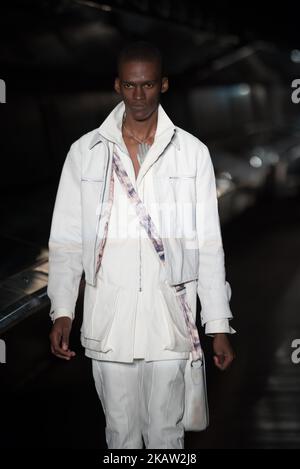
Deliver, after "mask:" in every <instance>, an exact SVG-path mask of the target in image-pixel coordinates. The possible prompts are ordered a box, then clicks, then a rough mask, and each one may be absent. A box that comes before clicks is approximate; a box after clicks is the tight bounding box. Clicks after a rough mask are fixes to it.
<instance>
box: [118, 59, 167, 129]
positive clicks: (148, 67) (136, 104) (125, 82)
mask: <svg viewBox="0 0 300 469" xmlns="http://www.w3.org/2000/svg"><path fill="white" fill-rule="evenodd" d="M167 89H168V79H167V78H166V77H163V78H161V72H160V68H159V66H158V64H157V63H156V62H154V61H153V62H148V61H147V62H143V61H128V62H124V63H123V64H122V65H121V68H120V70H119V77H118V78H116V80H115V90H116V91H117V93H119V94H120V95H121V96H122V98H123V101H124V103H125V109H126V113H127V114H130V115H131V117H133V119H134V120H137V121H143V120H146V119H148V118H149V117H150V116H151V114H153V112H155V111H156V109H157V107H158V104H159V97H160V93H164V92H165V91H167Z"/></svg>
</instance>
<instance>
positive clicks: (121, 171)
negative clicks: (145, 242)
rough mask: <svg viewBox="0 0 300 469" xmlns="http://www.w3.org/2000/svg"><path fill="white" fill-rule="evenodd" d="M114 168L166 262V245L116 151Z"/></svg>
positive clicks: (160, 255) (157, 250) (142, 222)
mask: <svg viewBox="0 0 300 469" xmlns="http://www.w3.org/2000/svg"><path fill="white" fill-rule="evenodd" d="M113 169H114V171H115V173H116V175H117V176H118V179H119V181H120V183H121V185H122V186H123V187H124V189H125V192H126V194H127V195H128V197H129V199H130V200H131V201H132V202H133V205H134V207H135V209H136V212H137V215H138V217H139V220H140V223H141V225H142V226H143V227H144V228H145V230H146V233H147V235H148V236H149V238H150V239H151V241H152V243H153V245H154V248H155V251H156V252H157V254H158V256H159V258H160V260H161V261H162V262H164V260H165V254H164V246H163V243H162V240H161V238H160V237H159V234H158V231H157V229H156V227H155V225H154V223H153V221H152V219H151V217H150V215H149V214H148V213H147V210H146V207H145V205H144V204H143V202H142V201H141V199H140V198H139V196H138V194H137V192H136V190H135V188H134V187H133V185H132V183H131V181H130V179H129V177H128V174H127V173H126V170H125V168H124V166H123V164H122V162H121V160H120V158H119V156H118V155H117V154H116V153H114V159H113Z"/></svg>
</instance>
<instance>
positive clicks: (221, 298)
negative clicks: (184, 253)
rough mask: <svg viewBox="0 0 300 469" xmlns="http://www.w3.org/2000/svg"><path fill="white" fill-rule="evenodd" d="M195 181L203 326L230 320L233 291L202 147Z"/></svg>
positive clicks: (213, 186)
mask: <svg viewBox="0 0 300 469" xmlns="http://www.w3.org/2000/svg"><path fill="white" fill-rule="evenodd" d="M197 163H198V166H197V178H196V197H197V207H196V227H197V237H198V247H199V273H198V285H197V292H198V296H199V299H200V303H201V313H200V317H201V323H202V325H204V324H205V323H207V322H208V321H213V320H218V319H225V318H227V319H231V318H232V313H231V310H230V306H229V300H230V298H231V288H230V285H229V283H228V282H226V279H225V265H224V250H223V244H222V237H221V228H220V220H219V213H218V199H217V191H216V181H215V175H214V169H213V165H212V161H211V157H210V154H209V151H208V148H207V147H206V146H205V145H203V144H202V148H201V149H200V152H199V155H198V162H197Z"/></svg>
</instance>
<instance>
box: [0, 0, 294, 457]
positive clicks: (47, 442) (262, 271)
mask: <svg viewBox="0 0 300 469" xmlns="http://www.w3.org/2000/svg"><path fill="white" fill-rule="evenodd" d="M298 23H299V10H298V9H297V6H296V3H294V2H289V1H288V2H284V4H283V3H281V4H276V5H272V4H270V3H269V4H268V3H267V2H250V1H247V2H238V3H237V2H228V1H226V2H222V3H220V2H216V1H210V2H202V1H198V2H192V1H181V0H176V1H171V0H165V1H148V0H140V1H134V0H131V1H130V0H129V1H123V0H119V1H118V0H115V1H105V2H100V1H98V0H95V1H93V2H87V1H84V0H82V1H72V0H64V1H63V0H57V1H33V0H32V1H19V0H16V1H14V2H13V3H8V2H7V3H5V4H3V5H2V6H1V16H0V79H2V80H5V83H6V103H5V104H0V136H1V138H0V154H1V175H2V177H1V186H0V194H1V197H0V207H1V225H0V240H1V244H0V281H1V283H0V337H2V339H3V340H5V342H6V352H7V357H6V363H2V364H0V386H1V387H0V389H1V391H0V397H1V402H2V404H1V413H2V423H1V429H0V433H1V441H0V446H3V447H6V448H28V447H29V448H55V447H58V448H71V449H73V450H74V451H75V450H78V449H103V448H105V447H106V446H105V439H104V419H103V414H102V411H101V408H100V404H99V401H98V399H97V396H96V392H95V390H94V386H93V382H92V379H91V371H90V363H89V360H88V359H86V358H85V357H84V352H83V350H82V348H81V346H80V344H79V327H80V321H81V314H82V294H83V289H84V281H83V282H82V285H81V291H80V295H79V301H78V305H77V318H76V324H75V327H74V332H73V337H72V343H73V344H74V347H75V350H76V351H77V357H76V359H74V360H73V361H72V362H70V363H65V362H63V363H62V362H60V361H59V360H58V359H55V358H54V357H52V356H51V354H50V351H49V341H48V334H49V331H50V327H51V323H50V319H49V316H48V313H49V302H48V300H47V298H46V295H45V285H44V284H43V282H44V283H46V277H47V264H46V262H47V243H48V237H49V230H50V223H51V215H52V210H53V205H54V200H55V194H56V190H57V184H58V179H59V175H60V172H61V169H62V165H63V162H64V159H65V156H66V153H67V151H68V149H69V147H70V145H71V143H72V142H73V141H74V140H76V139H77V138H79V137H80V136H81V135H82V134H83V133H85V132H87V131H90V130H92V129H94V128H96V127H98V126H99V125H100V124H101V122H102V121H103V119H104V118H105V117H106V116H107V114H108V113H109V112H110V111H111V110H112V108H113V107H114V106H115V104H116V103H117V102H118V97H117V96H116V95H115V93H114V92H113V81H114V77H115V72H116V70H115V64H116V57H117V54H118V51H119V49H120V47H121V46H122V45H123V44H124V42H125V41H128V40H133V39H146V40H150V41H152V42H153V43H155V44H156V45H158V46H159V47H160V49H161V50H162V53H163V55H164V58H165V68H166V70H167V73H168V76H169V80H170V90H169V92H168V93H167V94H166V95H165V96H164V97H163V101H162V104H163V106H164V108H165V109H166V111H167V113H168V114H169V116H170V117H171V118H172V120H173V121H174V122H175V123H176V124H177V125H179V126H180V127H183V128H184V129H186V130H188V131H190V132H192V133H193V134H194V135H196V136H197V137H198V138H200V139H201V140H203V141H204V142H205V143H206V144H207V145H208V146H209V148H210V150H211V155H212V159H213V163H214V166H215V171H216V176H217V184H218V188H219V209H220V217H221V221H222V232H223V240H224V248H225V254H226V266H227V277H228V280H229V282H230V283H231V286H232V291H233V296H232V301H231V307H232V311H233V314H234V317H235V319H234V320H233V321H232V326H233V327H234V328H235V329H236V330H237V332H238V334H237V335H235V336H234V337H232V342H233V345H234V348H235V350H236V354H237V359H236V361H235V363H234V364H233V366H232V368H231V369H230V370H228V371H227V372H226V373H220V372H218V371H217V370H216V369H215V368H214V367H213V364H212V350H211V339H210V338H206V337H203V342H204V346H205V350H206V356H207V364H208V370H207V372H208V386H209V397H210V411H211V425H210V427H209V429H208V430H207V431H205V432H203V433H199V434H198V433H195V434H188V435H187V441H186V445H187V447H188V448H201V449H209V448H233V449H246V448H264V449H274V448H288V449H291V448H300V418H299V410H300V409H299V407H300V401H299V391H300V386H299V370H300V364H298V365H297V364H295V363H293V362H292V361H291V353H292V351H293V348H292V346H291V344H292V341H293V340H294V339H298V338H299V339H300V321H299V312H300V308H299V306H300V297H299V287H300V271H299V258H300V255H299V252H300V251H299V248H300V224H299V221H300V212H299V201H300V198H299V187H300V184H299V181H300V163H299V161H300V158H299V156H300V149H299V148H300V142H299V135H300V119H299V117H300V115H299V110H300V103H299V104H298V105H297V104H295V103H293V102H292V100H291V93H292V87H291V84H292V81H293V80H294V79H297V78H299V79H300V58H299V57H300V52H299V50H300V36H299V25H298ZM253 158H254V159H253ZM37 262H39V263H41V262H44V264H42V265H43V268H42V267H41V266H40V267H39V268H38V279H39V281H40V282H41V284H39V285H37V286H36V287H35V286H34V285H35V283H34V282H33V281H31V280H30V279H31V278H33V277H30V275H31V274H32V269H33V267H32V266H34V265H36V263H37ZM24 269H27V270H26V275H25V274H24V272H25V270H24ZM30 272H31V273H30ZM20 275H21V277H20ZM17 276H18V277H17ZM28 278H29V280H28ZM34 278H35V281H36V277H34ZM20 282H21V283H22V282H23V283H22V285H21V284H20ZM24 282H25V283H26V285H25V286H24ZM42 284H43V285H42ZM28 299H29V300H30V301H31V303H29V306H28V307H26V308H25V307H24V305H25V303H26V301H28ZM199 306H200V305H199ZM18 308H21V310H22V311H23V309H24V314H23V313H22V314H20V313H19V312H18V311H19V310H18ZM202 335H203V334H202ZM1 383H2V384H1Z"/></svg>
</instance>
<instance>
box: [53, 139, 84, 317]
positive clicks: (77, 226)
mask: <svg viewBox="0 0 300 469" xmlns="http://www.w3.org/2000/svg"><path fill="white" fill-rule="evenodd" d="M80 181H81V154H80V151H79V148H78V144H77V142H75V143H74V144H73V145H72V146H71V148H70V151H69V153H68V155H67V157H66V160H65V162H64V166H63V169H62V173H61V177H60V181H59V185H58V190H57V195H56V200H55V204H54V210H53V216H52V223H51V229H50V238H49V243H48V247H49V277H48V289H47V294H48V296H49V298H50V301H51V308H50V317H51V319H52V320H53V321H54V320H55V319H57V318H58V317H60V316H69V317H70V318H71V319H73V318H74V311H75V305H76V301H77V297H78V289H79V283H80V280H81V276H82V272H83V266H82V237H81V196H80V184H81V182H80Z"/></svg>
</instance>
